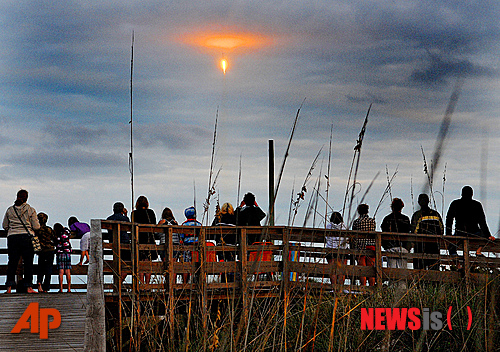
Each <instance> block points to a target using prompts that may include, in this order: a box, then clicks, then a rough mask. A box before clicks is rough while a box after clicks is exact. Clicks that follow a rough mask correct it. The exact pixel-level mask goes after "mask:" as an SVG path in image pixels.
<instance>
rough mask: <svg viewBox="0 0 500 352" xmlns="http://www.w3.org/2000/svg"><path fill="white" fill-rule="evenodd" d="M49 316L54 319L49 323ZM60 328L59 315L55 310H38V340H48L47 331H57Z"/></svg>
mask: <svg viewBox="0 0 500 352" xmlns="http://www.w3.org/2000/svg"><path fill="white" fill-rule="evenodd" d="M49 316H52V317H53V318H54V319H53V320H52V321H51V322H50V323H49ZM59 326H61V313H59V311H58V310H57V309H55V308H43V309H40V338H41V339H48V338H49V329H57V328H58V327H59Z"/></svg>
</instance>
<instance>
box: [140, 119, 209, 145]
mask: <svg viewBox="0 0 500 352" xmlns="http://www.w3.org/2000/svg"><path fill="white" fill-rule="evenodd" d="M212 133H213V132H210V131H209V130H207V129H205V128H202V127H199V126H195V125H186V124H171V123H161V124H156V125H139V126H137V128H134V139H135V141H136V142H137V143H138V144H140V145H142V146H143V147H146V148H150V147H154V146H162V147H167V148H169V149H172V150H189V149H191V148H193V147H195V146H196V145H199V144H200V142H201V141H203V142H206V141H208V140H210V135H211V134H212Z"/></svg>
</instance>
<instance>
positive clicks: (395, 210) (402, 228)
mask: <svg viewBox="0 0 500 352" xmlns="http://www.w3.org/2000/svg"><path fill="white" fill-rule="evenodd" d="M404 206H405V205H404V203H403V201H402V200H401V199H399V198H394V199H393V200H392V203H391V210H392V213H390V214H389V215H387V216H386V217H385V218H384V220H382V224H381V225H380V228H381V229H382V232H398V233H406V234H407V233H409V232H410V218H409V217H408V216H406V215H404V214H402V213H401V211H402V210H403V207H404ZM382 247H384V249H385V250H386V251H387V252H391V253H408V251H409V250H410V248H409V247H410V245H409V243H408V242H407V241H401V240H399V239H397V240H383V241H382ZM407 264H408V261H407V260H406V259H401V258H395V257H387V267H389V268H402V269H406V268H407Z"/></svg>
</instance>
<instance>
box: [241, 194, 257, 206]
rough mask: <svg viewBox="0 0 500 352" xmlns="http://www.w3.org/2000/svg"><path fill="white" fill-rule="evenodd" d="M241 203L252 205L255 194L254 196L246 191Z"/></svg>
mask: <svg viewBox="0 0 500 352" xmlns="http://www.w3.org/2000/svg"><path fill="white" fill-rule="evenodd" d="M243 203H245V205H247V206H251V205H254V204H255V196H254V194H253V193H250V192H248V193H247V194H245V196H244V197H243Z"/></svg>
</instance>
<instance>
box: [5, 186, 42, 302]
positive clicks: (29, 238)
mask: <svg viewBox="0 0 500 352" xmlns="http://www.w3.org/2000/svg"><path fill="white" fill-rule="evenodd" d="M27 201H28V191H26V190H24V189H22V190H20V191H19V192H17V199H16V201H15V202H14V205H12V206H10V207H9V208H8V209H7V211H6V212H5V216H4V218H3V228H4V229H5V230H6V231H7V253H8V255H9V263H8V265H7V282H6V283H5V286H7V291H6V293H11V290H12V286H15V285H16V282H15V276H16V270H17V264H18V263H19V258H20V257H23V262H24V280H23V282H24V286H25V287H26V292H28V293H36V291H35V290H33V287H32V285H33V256H34V254H35V250H34V249H33V247H34V245H36V244H38V246H37V248H36V249H37V250H40V242H39V241H38V237H36V236H35V230H38V229H39V228H40V224H39V222H38V218H37V216H36V211H35V209H33V208H32V207H31V206H30V205H29V204H28V203H26V202H27ZM19 289H20V288H19V287H18V288H17V290H18V291H19Z"/></svg>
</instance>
